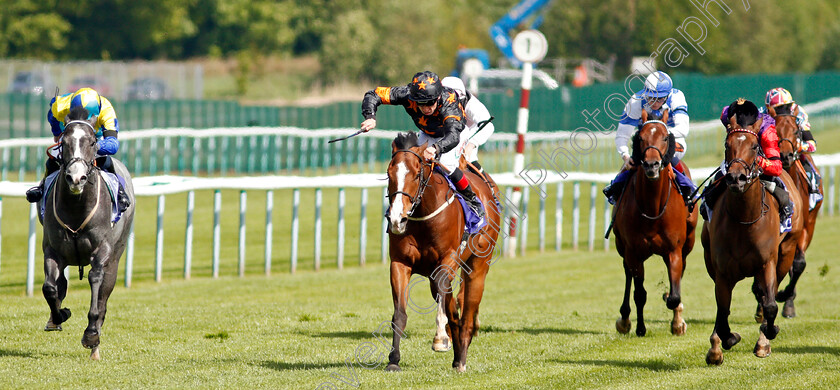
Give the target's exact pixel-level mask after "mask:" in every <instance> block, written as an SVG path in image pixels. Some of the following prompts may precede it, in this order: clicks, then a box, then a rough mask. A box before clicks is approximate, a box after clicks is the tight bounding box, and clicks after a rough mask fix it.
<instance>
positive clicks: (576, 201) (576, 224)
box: [572, 182, 580, 250]
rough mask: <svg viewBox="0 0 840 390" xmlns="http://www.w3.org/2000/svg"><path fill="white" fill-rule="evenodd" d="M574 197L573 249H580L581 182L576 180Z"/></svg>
mask: <svg viewBox="0 0 840 390" xmlns="http://www.w3.org/2000/svg"><path fill="white" fill-rule="evenodd" d="M573 188H574V193H573V195H572V196H573V197H574V198H573V199H572V249H574V250H577V249H578V238H579V237H580V182H575V184H574V186H573Z"/></svg>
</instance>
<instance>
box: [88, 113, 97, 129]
mask: <svg viewBox="0 0 840 390" xmlns="http://www.w3.org/2000/svg"><path fill="white" fill-rule="evenodd" d="M97 121H99V117H98V116H96V115H94V116H92V117H90V120H89V121H88V123H90V125H91V126H93V128H94V129H95V128H96V122H97Z"/></svg>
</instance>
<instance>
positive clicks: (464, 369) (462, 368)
mask: <svg viewBox="0 0 840 390" xmlns="http://www.w3.org/2000/svg"><path fill="white" fill-rule="evenodd" d="M452 368H453V369H455V372H457V373H459V374H463V373H465V372H467V365H466V364H461V363H455V364H453V365H452Z"/></svg>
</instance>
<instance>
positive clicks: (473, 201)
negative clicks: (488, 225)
mask: <svg viewBox="0 0 840 390" xmlns="http://www.w3.org/2000/svg"><path fill="white" fill-rule="evenodd" d="M458 192H459V193H460V194H461V195H462V196H463V197H464V200H466V201H467V203H468V204H469V205H470V208H471V209H472V211H473V212H474V213H475V215H478V217H479V218H484V207H482V205H481V202H480V201H479V200H478V196H476V195H475V192H473V190H472V187H471V186H469V185H467V188H464V189H463V190H460V191H458Z"/></svg>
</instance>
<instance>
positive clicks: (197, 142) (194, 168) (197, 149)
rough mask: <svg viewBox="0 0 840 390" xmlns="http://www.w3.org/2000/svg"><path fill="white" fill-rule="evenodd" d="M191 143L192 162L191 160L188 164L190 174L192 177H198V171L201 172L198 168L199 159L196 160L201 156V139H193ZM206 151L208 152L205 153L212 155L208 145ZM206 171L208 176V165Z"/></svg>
mask: <svg viewBox="0 0 840 390" xmlns="http://www.w3.org/2000/svg"><path fill="white" fill-rule="evenodd" d="M192 141H193V155H192V160H191V161H192V162H191V164H190V165H191V166H190V172H191V173H192V175H193V176H198V171H200V170H201V169H200V168H199V166H200V165H201V163H200V162H199V159H198V157H199V156H200V155H201V138H193V140H192ZM207 150H208V151H207V153H212V150H211V149H210V147H209V145H208V147H207ZM207 171H208V172H207V173H208V174H209V173H210V164H208V166H207Z"/></svg>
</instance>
